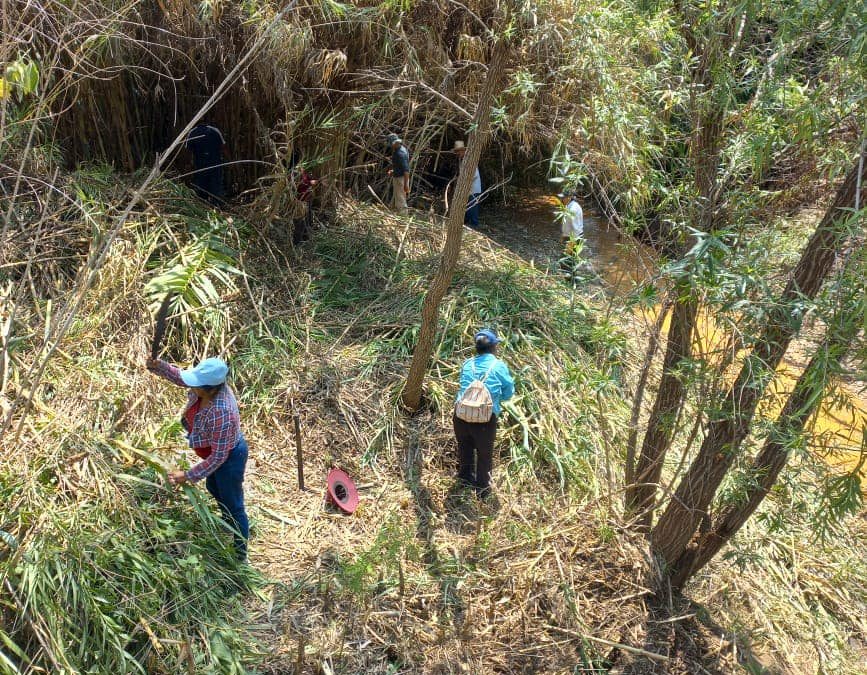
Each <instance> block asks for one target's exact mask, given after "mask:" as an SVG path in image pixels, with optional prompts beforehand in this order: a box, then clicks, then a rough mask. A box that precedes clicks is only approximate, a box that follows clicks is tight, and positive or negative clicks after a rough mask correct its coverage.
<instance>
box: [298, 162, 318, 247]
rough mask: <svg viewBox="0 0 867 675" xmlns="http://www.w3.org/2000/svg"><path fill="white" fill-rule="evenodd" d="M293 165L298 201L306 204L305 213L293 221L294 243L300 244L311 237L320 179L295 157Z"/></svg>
mask: <svg viewBox="0 0 867 675" xmlns="http://www.w3.org/2000/svg"><path fill="white" fill-rule="evenodd" d="M292 167H293V168H292V179H293V181H294V182H295V186H296V187H297V188H298V201H299V202H301V203H302V204H303V205H304V215H303V216H301V217H300V218H295V219H294V220H293V222H292V244H293V246H298V244H300V243H301V242H303V241H306V240H307V239H309V238H310V230H312V229H313V188H314V187H316V185H317V184H318V183H319V181H318V180H316V179H315V178H313V176H311V175H310V174H309V173H307V170H306V169H305V168H304V167H303V166H302V165H301V164H300V163H299V162H298V160H297V158H295V157H293V160H292Z"/></svg>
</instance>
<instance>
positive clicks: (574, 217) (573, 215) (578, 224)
mask: <svg viewBox="0 0 867 675" xmlns="http://www.w3.org/2000/svg"><path fill="white" fill-rule="evenodd" d="M566 210H567V211H568V212H569V215H568V217H567V219H566V224H564V231H563V234H564V236H572V237H575V238H579V237H582V236H584V211H583V209H582V208H581V205H580V204H579V203H578V201H577V200H576V199H574V198H573V199H572V201H571V202H569V204H568V205H567V206H566ZM566 225H568V228H569V231H568V233H567V232H566Z"/></svg>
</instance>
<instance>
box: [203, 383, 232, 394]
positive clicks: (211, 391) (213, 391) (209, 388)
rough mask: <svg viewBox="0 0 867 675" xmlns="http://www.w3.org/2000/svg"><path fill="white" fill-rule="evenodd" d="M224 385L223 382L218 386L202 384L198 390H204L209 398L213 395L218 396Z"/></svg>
mask: <svg viewBox="0 0 867 675" xmlns="http://www.w3.org/2000/svg"><path fill="white" fill-rule="evenodd" d="M225 385H226V383H225V382H221V383H220V384H203V385H202V386H201V387H199V389H204V390H205V391H206V392H207V393H208V395H209V396H213V395H214V394H218V393H219V392H220V390H221V389H222V388H223V387H224V386H225Z"/></svg>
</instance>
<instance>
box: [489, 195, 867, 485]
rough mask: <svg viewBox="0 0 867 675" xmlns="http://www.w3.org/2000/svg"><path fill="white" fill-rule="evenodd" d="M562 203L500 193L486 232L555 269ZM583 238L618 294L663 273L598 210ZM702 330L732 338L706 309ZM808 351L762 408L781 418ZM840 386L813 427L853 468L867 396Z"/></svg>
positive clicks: (705, 346)
mask: <svg viewBox="0 0 867 675" xmlns="http://www.w3.org/2000/svg"><path fill="white" fill-rule="evenodd" d="M556 205H557V200H556V198H555V197H553V196H550V195H545V194H542V193H537V194H532V193H531V194H528V195H524V196H523V197H522V198H521V199H520V201H518V202H517V203H515V202H514V201H513V202H511V203H509V204H508V205H507V206H506V205H503V204H502V202H501V201H500V200H498V199H497V198H494V199H492V200H490V201H489V202H488V203H487V204H486V205H485V207H484V208H483V210H482V217H481V231H482V233H483V234H486V235H488V236H489V237H490V238H491V239H493V240H495V241H497V242H498V243H500V244H502V245H504V246H506V247H508V248H509V249H511V250H512V251H513V252H514V253H516V254H517V255H519V256H521V257H522V258H524V259H525V260H527V261H532V263H533V264H534V265H535V266H536V267H538V268H540V269H547V270H551V272H552V273H554V274H556V273H557V272H556V270H557V261H558V260H559V258H560V256H561V251H562V249H561V245H560V226H559V224H558V222H556V220H555V217H554V213H555V209H556ZM584 238H585V246H584V251H583V257H584V258H585V259H586V260H587V262H588V264H589V266H590V267H591V268H592V270H593V272H595V273H596V274H597V275H598V277H599V280H600V285H601V286H602V288H603V290H604V291H605V292H606V293H607V294H609V295H611V296H614V297H624V296H625V295H626V294H628V293H629V292H630V291H632V290H633V289H634V288H635V286H636V284H640V283H641V282H643V281H645V280H647V279H650V278H651V277H652V275H653V274H654V273H655V272H656V259H655V256H654V255H653V252H652V251H651V250H650V249H648V248H647V247H643V246H641V245H638V244H636V243H635V242H633V241H628V242H627V241H624V240H622V239H621V237H620V236H619V235H618V233H617V231H616V230H615V229H614V228H613V227H608V224H607V221H606V220H605V219H604V218H603V217H602V216H601V215H600V214H599V213H597V212H594V211H593V210H592V209H588V208H586V207H585V209H584ZM655 312H656V310H655V309H650V310H646V311H643V312H641V313H639V314H638V315H637V316H636V321H635V322H634V325H635V326H638V327H639V328H640V326H641V325H642V324H644V325H646V326H647V327H648V329H649V327H650V326H651V325H652V324H653V321H654V318H655ZM664 330H665V327H664ZM698 332H699V334H698V335H697V336H696V341H697V342H698V344H699V349H701V351H702V352H703V353H707V352H708V351H712V350H714V349H715V348H719V347H720V346H722V345H721V342H722V341H723V340H725V331H723V330H721V328H720V327H719V326H718V325H717V324H716V323H715V322H714V321H713V319H712V318H711V317H709V316H707V315H705V316H704V317H702V318H701V320H700V322H699V331H698ZM639 337H640V335H639ZM809 349H810V345H809V344H805V343H799V342H797V341H796V342H795V343H794V344H793V345H792V346H791V347H790V348H789V351H788V352H787V354H786V358H785V359H784V361H783V363H782V364H781V365H780V368H779V369H778V373H777V378H776V380H775V381H774V383H773V384H772V387H771V394H772V395H770V396H768V397H766V399H767V400H766V402H765V406H764V408H763V409H762V411H761V412H762V414H763V415H764V416H766V417H767V418H774V417H776V415H777V414H778V413H779V411H780V410H781V409H782V406H783V403H784V402H785V396H786V395H787V393H788V392H790V391H791V390H792V387H793V386H794V383H795V380H796V379H797V377H798V376H799V375H800V373H801V372H802V370H803V368H804V367H805V366H806V364H807V362H808V360H809ZM735 366H737V363H735ZM730 370H733V369H730ZM839 387H840V393H841V395H839V396H828V397H826V399H825V401H824V402H823V404H822V407H821V408H820V410H819V412H818V414H817V415H815V416H814V419H813V420H811V422H810V425H811V429H812V431H813V435H814V438H815V439H816V440H815V445H816V451H817V452H819V453H821V455H822V456H823V457H824V458H825V460H826V462H827V463H828V464H829V465H831V466H832V467H835V468H838V469H839V470H840V471H851V470H853V469H854V468H855V467H857V466H858V464H859V460H860V458H861V450H862V446H863V445H864V430H865V429H867V396H865V394H864V392H863V390H859V389H858V388H856V386H855V385H854V384H851V383H841V384H840V385H839ZM861 475H862V477H867V467H865V468H862V470H861ZM862 490H863V491H864V492H865V494H867V480H864V481H862Z"/></svg>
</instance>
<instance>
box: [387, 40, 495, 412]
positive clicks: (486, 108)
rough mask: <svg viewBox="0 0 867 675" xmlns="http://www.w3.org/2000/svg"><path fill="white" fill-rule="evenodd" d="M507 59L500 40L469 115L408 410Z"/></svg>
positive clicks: (407, 391) (415, 404)
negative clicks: (466, 134)
mask: <svg viewBox="0 0 867 675" xmlns="http://www.w3.org/2000/svg"><path fill="white" fill-rule="evenodd" d="M508 56H509V43H508V41H507V40H506V39H505V38H501V39H500V40H499V41H498V42H497V44H496V46H495V47H494V53H493V56H492V57H491V63H490V65H489V66H488V74H487V79H486V80H485V84H484V85H483V87H482V92H481V95H480V96H479V104H478V107H477V108H476V113H475V115H473V121H472V123H471V129H473V131H471V132H470V134H469V142H468V144H467V152H466V155H465V156H464V158H463V160H462V161H461V169H460V174H459V175H458V182H457V186H456V187H455V194H454V197H453V199H452V203H451V207H450V209H449V214H448V221H447V224H446V240H445V244H443V251H442V254H441V256H440V264H439V267H438V268H437V271H436V274H435V275H434V278H433V280H432V281H431V284H430V287H429V288H428V292H427V294H426V295H425V296H424V302H423V303H422V307H421V328H420V329H419V334H418V342H417V343H416V345H415V349H414V350H413V353H412V363H410V366H409V374H408V375H407V377H406V386H405V387H404V390H403V396H402V400H403V404H404V405H405V406H406V407H407V409H409V410H418V408H419V406H420V405H421V393H422V384H423V383H424V376H425V373H426V372H427V369H428V364H429V362H430V357H431V353H432V352H433V347H434V338H435V337H436V331H437V323H438V322H439V312H440V302H442V299H443V296H444V295H445V294H446V291H447V290H448V288H449V284H450V283H451V281H452V277H453V276H454V273H455V266H456V265H457V262H458V255H459V254H460V252H461V236H462V235H463V230H464V212H465V210H466V204H467V200H468V199H469V196H470V188H471V187H472V182H473V175H474V174H475V172H476V167H477V166H478V165H479V157H480V156H481V154H482V148H483V147H484V145H485V144H486V143H487V141H488V137H489V135H490V128H491V108H492V106H493V102H494V98H495V97H496V95H497V94H498V93H499V92H500V89H501V87H502V82H503V78H504V76H505V73H506V62H507V60H508Z"/></svg>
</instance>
